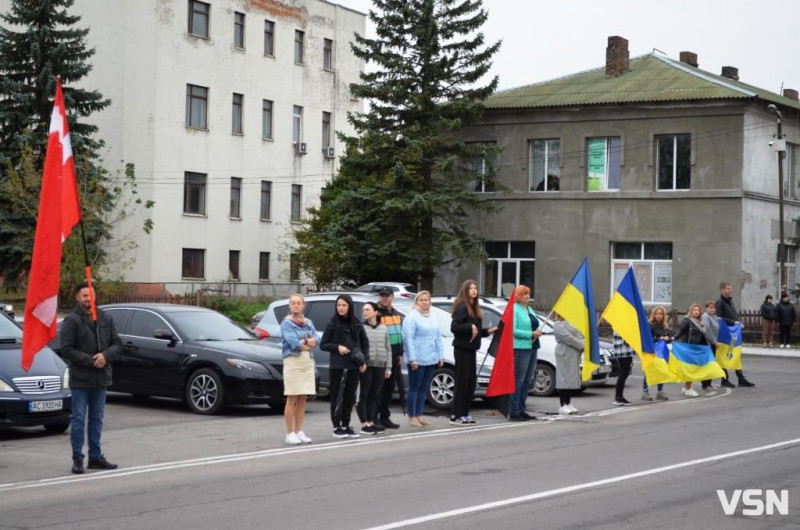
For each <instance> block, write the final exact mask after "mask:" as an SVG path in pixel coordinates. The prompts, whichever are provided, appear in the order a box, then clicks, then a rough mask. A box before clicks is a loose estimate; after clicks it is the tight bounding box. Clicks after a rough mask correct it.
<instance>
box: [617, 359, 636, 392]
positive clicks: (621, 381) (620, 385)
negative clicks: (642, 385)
mask: <svg viewBox="0 0 800 530" xmlns="http://www.w3.org/2000/svg"><path fill="white" fill-rule="evenodd" d="M617 364H619V375H618V376H617V389H616V395H615V396H614V397H615V398H621V397H622V393H623V392H624V391H625V381H626V380H627V379H628V376H629V375H630V374H631V366H632V365H633V357H618V358H617Z"/></svg>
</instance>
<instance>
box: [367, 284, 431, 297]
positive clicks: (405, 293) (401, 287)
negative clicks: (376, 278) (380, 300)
mask: <svg viewBox="0 0 800 530" xmlns="http://www.w3.org/2000/svg"><path fill="white" fill-rule="evenodd" d="M384 287H388V288H389V289H391V290H392V291H393V292H394V297H395V299H397V298H409V299H413V298H414V296H415V295H416V294H417V288H416V287H414V286H413V285H411V284H410V283H398V282H370V283H367V284H364V285H362V286H361V287H358V288H356V289H355V292H357V293H377V292H378V291H380V290H381V289H383V288H384Z"/></svg>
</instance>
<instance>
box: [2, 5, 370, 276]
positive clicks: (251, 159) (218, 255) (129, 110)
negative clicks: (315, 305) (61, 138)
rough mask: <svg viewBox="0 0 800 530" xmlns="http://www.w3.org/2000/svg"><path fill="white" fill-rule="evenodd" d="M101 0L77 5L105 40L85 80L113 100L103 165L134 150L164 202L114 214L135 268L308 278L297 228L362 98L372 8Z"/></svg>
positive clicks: (102, 125)
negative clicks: (358, 41) (146, 226)
mask: <svg viewBox="0 0 800 530" xmlns="http://www.w3.org/2000/svg"><path fill="white" fill-rule="evenodd" d="M2 4H6V6H3V5H2ZM102 4H103V5H102V8H98V2H96V1H95V0H76V2H75V4H74V6H73V8H71V13H73V14H77V15H80V16H81V17H82V20H81V22H80V25H81V26H82V27H89V28H90V33H89V42H88V44H89V46H91V47H94V48H95V55H94V57H93V58H92V59H91V61H92V64H93V70H92V71H91V73H90V74H89V75H88V76H87V77H86V78H85V79H84V80H83V83H84V84H85V85H86V86H87V87H91V88H93V89H98V90H99V91H100V92H101V93H102V94H103V95H104V96H105V97H107V98H110V99H111V105H110V106H109V107H108V108H107V109H106V110H105V111H103V112H102V113H98V114H97V115H95V116H92V120H93V121H94V122H96V124H97V125H98V126H99V137H100V138H102V139H103V140H105V142H106V145H107V148H108V152H107V153H105V159H106V165H107V166H109V167H111V168H114V167H115V163H117V161H124V162H126V163H133V164H134V165H135V172H136V179H137V182H138V192H139V197H141V199H142V200H144V201H148V200H152V201H154V202H155V206H154V208H153V209H152V210H147V211H145V210H144V209H139V210H138V212H137V214H136V215H134V216H133V217H131V218H129V219H126V220H125V221H124V222H123V223H121V224H120V225H119V226H117V227H116V233H115V235H116V237H117V238H121V239H129V238H133V239H134V240H135V241H136V242H137V243H138V246H137V248H136V250H135V255H133V256H127V257H126V258H132V261H133V266H132V269H130V270H125V271H120V272H122V273H124V275H125V279H126V280H128V281H134V282H181V281H207V282H218V281H224V280H240V281H242V282H276V283H286V282H289V281H299V280H301V274H300V271H299V268H298V267H297V266H296V264H295V263H293V260H292V250H291V248H292V243H293V239H292V236H291V231H292V227H293V226H294V224H295V223H296V222H297V221H299V220H300V218H301V217H302V215H303V212H304V211H305V210H306V209H307V208H308V207H309V206H312V205H315V204H318V201H319V195H320V193H321V191H322V189H323V188H324V187H325V185H326V182H327V181H328V180H329V179H330V178H331V177H332V176H333V174H334V173H335V171H336V169H337V157H338V155H339V154H340V148H341V143H340V142H339V141H338V140H337V138H336V131H343V132H346V133H347V134H352V128H350V126H349V125H348V123H347V119H346V116H347V113H348V112H350V111H354V112H358V111H360V110H361V108H362V102H360V101H357V100H354V99H352V98H351V96H350V91H349V86H350V83H353V82H358V81H359V74H360V72H361V71H362V70H363V64H362V62H361V61H360V60H358V59H356V58H355V57H354V56H353V54H352V53H351V51H350V42H351V41H352V40H353V34H354V33H359V34H362V35H363V34H364V30H365V15H364V14H362V13H358V12H355V11H353V10H350V9H347V8H344V7H342V6H339V5H337V4H334V3H330V2H326V1H323V0H286V1H282V2H279V1H277V0H205V1H199V0H103V2H102ZM0 9H2V10H5V9H7V2H0ZM145 216H146V217H150V218H152V220H153V221H154V228H153V231H152V233H151V234H150V235H146V234H144V233H143V231H142V230H141V229H140V227H141V225H142V222H143V220H144V218H145Z"/></svg>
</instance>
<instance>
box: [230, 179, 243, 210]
mask: <svg viewBox="0 0 800 530" xmlns="http://www.w3.org/2000/svg"><path fill="white" fill-rule="evenodd" d="M230 209H231V211H230V217H231V219H241V218H242V179H240V178H237V177H231V208H230Z"/></svg>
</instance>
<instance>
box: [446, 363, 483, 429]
mask: <svg viewBox="0 0 800 530" xmlns="http://www.w3.org/2000/svg"><path fill="white" fill-rule="evenodd" d="M453 355H454V356H455V359H456V384H455V389H454V390H453V404H452V405H451V406H450V416H453V417H456V418H461V417H463V416H469V408H470V405H472V401H473V400H474V399H475V385H476V384H477V382H478V374H477V373H476V372H475V350H467V349H464V348H454V349H453Z"/></svg>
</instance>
